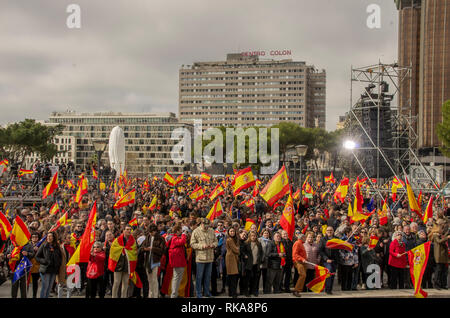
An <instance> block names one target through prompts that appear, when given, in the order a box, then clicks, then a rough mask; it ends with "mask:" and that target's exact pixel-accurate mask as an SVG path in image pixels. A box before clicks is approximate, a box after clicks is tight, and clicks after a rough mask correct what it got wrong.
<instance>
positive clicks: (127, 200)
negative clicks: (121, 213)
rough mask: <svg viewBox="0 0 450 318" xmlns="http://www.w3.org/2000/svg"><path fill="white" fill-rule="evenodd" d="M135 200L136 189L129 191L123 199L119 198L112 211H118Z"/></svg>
mask: <svg viewBox="0 0 450 318" xmlns="http://www.w3.org/2000/svg"><path fill="white" fill-rule="evenodd" d="M135 199H136V189H133V190H131V191H130V192H128V193H127V194H125V195H124V196H123V197H121V198H120V199H119V200H118V201H117V202H116V203H115V204H114V209H120V208H121V207H124V206H127V205H129V204H132V203H134V201H135Z"/></svg>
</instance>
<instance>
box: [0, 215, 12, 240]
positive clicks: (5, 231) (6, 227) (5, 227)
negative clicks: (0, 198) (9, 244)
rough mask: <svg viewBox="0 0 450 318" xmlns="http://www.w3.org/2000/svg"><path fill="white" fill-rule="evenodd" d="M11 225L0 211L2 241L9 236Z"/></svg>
mask: <svg viewBox="0 0 450 318" xmlns="http://www.w3.org/2000/svg"><path fill="white" fill-rule="evenodd" d="M11 230H12V226H11V223H9V221H8V219H7V218H6V216H5V215H4V214H3V213H2V212H0V232H1V233H0V234H1V238H2V241H6V240H7V239H8V237H9V234H10V233H11Z"/></svg>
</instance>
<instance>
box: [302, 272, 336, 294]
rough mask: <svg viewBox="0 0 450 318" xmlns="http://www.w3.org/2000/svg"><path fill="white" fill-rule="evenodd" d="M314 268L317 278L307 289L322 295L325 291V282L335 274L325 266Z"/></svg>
mask: <svg viewBox="0 0 450 318" xmlns="http://www.w3.org/2000/svg"><path fill="white" fill-rule="evenodd" d="M314 267H315V268H314V270H315V278H314V279H313V280H312V281H311V282H309V283H308V284H307V285H306V287H308V288H309V289H311V291H313V292H315V293H321V292H322V291H323V290H324V289H325V281H326V280H327V278H328V277H331V275H333V274H332V273H330V271H329V270H328V269H327V268H325V267H323V266H319V265H315V266H314Z"/></svg>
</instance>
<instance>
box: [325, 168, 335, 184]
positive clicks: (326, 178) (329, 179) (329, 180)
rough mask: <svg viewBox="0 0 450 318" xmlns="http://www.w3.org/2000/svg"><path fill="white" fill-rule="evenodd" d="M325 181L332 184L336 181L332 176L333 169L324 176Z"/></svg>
mask: <svg viewBox="0 0 450 318" xmlns="http://www.w3.org/2000/svg"><path fill="white" fill-rule="evenodd" d="M325 183H332V184H335V183H336V179H335V178H334V176H333V171H331V173H330V176H329V177H325Z"/></svg>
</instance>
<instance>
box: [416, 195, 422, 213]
mask: <svg viewBox="0 0 450 318" xmlns="http://www.w3.org/2000/svg"><path fill="white" fill-rule="evenodd" d="M422 201H423V195H422V190H420V192H419V196H418V197H417V205H418V206H419V209H420V211H422Z"/></svg>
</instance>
